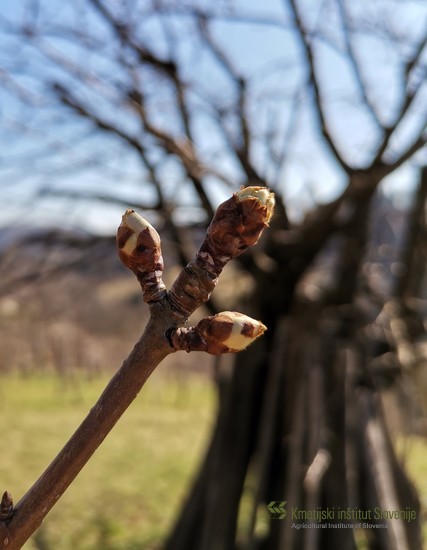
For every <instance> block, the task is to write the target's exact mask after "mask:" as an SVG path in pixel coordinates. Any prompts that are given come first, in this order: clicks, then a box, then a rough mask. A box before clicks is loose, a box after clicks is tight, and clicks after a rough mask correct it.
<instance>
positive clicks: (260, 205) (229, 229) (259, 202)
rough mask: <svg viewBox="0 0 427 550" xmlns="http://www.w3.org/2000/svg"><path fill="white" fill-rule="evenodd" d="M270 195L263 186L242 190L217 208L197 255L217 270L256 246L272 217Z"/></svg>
mask: <svg viewBox="0 0 427 550" xmlns="http://www.w3.org/2000/svg"><path fill="white" fill-rule="evenodd" d="M274 204H275V201H274V193H271V192H270V191H269V190H268V189H266V188H265V187H243V188H242V189H240V191H238V192H237V193H235V194H234V195H233V196H232V197H231V198H230V199H228V200H227V201H225V202H223V203H222V204H220V205H219V206H218V209H217V211H216V213H215V216H214V218H213V220H212V222H211V224H210V226H209V228H208V231H207V235H206V240H205V242H204V243H203V245H202V247H201V250H200V253H201V255H202V257H203V254H204V253H205V254H208V255H209V257H210V258H212V261H213V263H214V264H216V266H217V267H218V268H222V267H223V265H224V264H225V263H226V262H227V261H229V260H231V259H232V258H235V257H236V256H239V255H240V254H242V252H244V251H245V250H246V249H247V248H248V247H249V246H253V245H254V244H256V243H257V241H258V239H259V238H260V236H261V233H262V231H263V229H264V228H265V227H267V226H268V222H269V221H270V219H271V216H272V215H273V210H274Z"/></svg>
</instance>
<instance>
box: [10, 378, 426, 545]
mask: <svg viewBox="0 0 427 550" xmlns="http://www.w3.org/2000/svg"><path fill="white" fill-rule="evenodd" d="M106 382H107V378H95V379H88V378H84V377H81V378H76V377H75V378H69V379H65V380H64V379H59V378H56V377H54V376H50V375H45V376H42V375H37V376H29V377H22V376H21V377H18V376H2V377H0V413H1V420H2V422H1V429H0V434H1V445H2V449H1V453H0V491H1V492H3V491H4V490H6V489H7V490H8V491H10V492H11V493H12V495H13V497H14V499H15V501H17V500H19V498H20V497H21V496H22V494H23V493H24V492H25V491H26V490H27V489H28V488H29V487H30V486H31V484H32V483H33V482H34V481H35V479H36V478H37V477H38V476H39V475H40V473H41V472H42V471H43V469H44V468H45V467H46V466H47V465H48V464H49V462H50V461H51V460H52V458H53V457H54V456H55V455H56V453H57V452H58V451H59V450H60V448H61V447H62V446H63V444H64V443H65V442H66V440H67V439H68V437H69V436H70V435H71V434H72V432H73V431H74V429H75V428H76V427H77V426H78V424H79V423H80V421H81V420H82V419H83V418H84V416H85V414H86V413H87V411H88V410H89V409H90V407H91V406H92V405H93V403H94V402H95V401H96V399H97V397H98V395H99V394H100V392H101V391H102V389H103V387H104V386H105V384H106ZM214 408H215V393H214V390H213V388H212V385H211V383H210V382H209V380H208V378H207V377H201V376H196V375H194V374H182V375H181V376H179V377H177V376H173V375H172V374H170V373H169V374H167V375H166V374H164V373H162V371H161V370H160V369H159V371H158V372H156V373H154V375H153V376H152V377H151V378H150V380H149V381H148V383H147V385H146V386H145V387H144V388H143V390H142V392H141V394H140V395H139V397H138V398H137V399H136V401H135V402H134V403H133V404H132V406H131V407H130V408H129V410H128V411H127V412H126V414H125V415H124V417H123V418H122V419H121V420H120V421H119V423H118V425H117V426H116V427H115V428H114V430H113V431H112V433H111V434H110V435H109V436H108V437H107V439H106V441H105V442H104V443H103V444H102V446H101V447H100V449H99V450H98V451H97V452H96V453H95V455H94V457H93V458H92V460H91V461H90V462H89V463H88V465H87V466H86V467H85V468H84V470H83V471H82V473H81V474H80V475H79V477H78V478H77V479H76V481H75V482H74V483H73V484H72V485H71V487H70V488H69V489H68V491H67V492H66V493H65V495H64V496H63V497H62V498H61V500H60V501H59V502H58V504H57V505H56V506H55V507H54V509H53V510H52V511H51V513H50V514H49V515H48V516H47V518H46V520H45V522H44V524H43V526H42V527H41V529H40V530H39V531H38V532H37V534H36V535H35V537H34V538H33V539H32V540H31V541H30V542H28V543H27V544H26V545H25V546H24V549H25V550H53V549H54V550H71V549H72V550H75V549H78V550H137V549H138V550H141V549H144V550H150V549H155V548H159V547H160V545H161V541H162V540H163V538H164V537H165V535H166V533H167V532H168V529H169V528H170V527H171V525H172V523H173V520H174V517H175V514H176V512H177V510H178V509H179V506H180V504H181V502H182V499H183V498H184V497H185V495H186V492H187V490H188V487H189V484H190V482H191V478H192V475H193V474H194V473H195V471H196V468H197V465H198V462H199V461H200V460H201V459H202V456H203V450H204V448H205V445H206V442H207V440H208V437H209V433H210V429H211V425H212V419H213V414H214ZM399 453H402V454H403V455H404V456H405V462H406V464H407V468H408V471H409V473H410V476H411V478H412V479H413V480H414V482H415V483H416V485H417V487H418V490H419V493H420V497H421V500H422V502H423V504H424V507H425V508H426V507H427V462H426V460H425V457H426V455H427V444H426V442H425V441H423V440H421V439H410V440H405V441H403V440H402V441H400V442H399ZM242 512H244V510H242Z"/></svg>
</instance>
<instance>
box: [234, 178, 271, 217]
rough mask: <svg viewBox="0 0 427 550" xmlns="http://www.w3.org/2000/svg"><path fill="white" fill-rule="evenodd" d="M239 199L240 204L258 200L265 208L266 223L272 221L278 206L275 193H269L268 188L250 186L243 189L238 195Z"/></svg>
mask: <svg viewBox="0 0 427 550" xmlns="http://www.w3.org/2000/svg"><path fill="white" fill-rule="evenodd" d="M236 196H237V199H238V200H239V202H243V201H246V200H250V199H256V200H258V201H259V202H260V203H261V205H262V206H264V207H265V208H266V209H267V211H266V220H265V221H266V223H268V222H269V221H270V220H271V217H272V215H273V211H274V206H275V204H276V201H275V198H274V193H272V192H271V191H269V189H267V188H266V187H260V186H249V187H242V189H240V191H238V192H237V193H236Z"/></svg>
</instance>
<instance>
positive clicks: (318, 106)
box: [289, 0, 351, 174]
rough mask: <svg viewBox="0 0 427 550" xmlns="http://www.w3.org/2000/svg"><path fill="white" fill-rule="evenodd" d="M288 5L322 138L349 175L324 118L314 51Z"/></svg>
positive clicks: (292, 4)
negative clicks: (306, 67) (307, 72)
mask: <svg viewBox="0 0 427 550" xmlns="http://www.w3.org/2000/svg"><path fill="white" fill-rule="evenodd" d="M289 5H290V7H291V9H292V13H293V15H294V18H295V23H296V29H297V32H298V35H299V38H300V41H301V44H302V47H303V50H304V54H305V58H306V60H307V64H308V67H309V80H310V83H311V86H312V88H313V94H314V105H315V114H316V118H317V120H318V123H319V126H320V130H321V133H322V135H323V137H324V138H325V141H326V143H327V144H328V146H329V148H330V150H331V151H332V153H333V155H334V157H335V160H336V161H337V162H338V164H339V165H340V166H341V168H342V169H343V170H344V172H346V173H347V174H350V173H351V168H350V167H349V166H348V164H347V163H346V162H345V161H344V159H343V157H342V156H341V154H340V152H339V151H338V149H337V147H336V145H335V142H334V140H333V138H332V136H331V134H330V132H329V128H328V124H327V121H326V118H325V114H324V109H323V105H322V100H321V96H320V86H319V82H318V77H317V71H316V65H315V60H314V57H315V56H314V51H313V48H312V46H311V42H310V38H309V36H308V34H307V32H306V30H305V28H304V23H303V21H302V19H301V17H300V15H299V12H298V8H297V6H296V3H295V0H289Z"/></svg>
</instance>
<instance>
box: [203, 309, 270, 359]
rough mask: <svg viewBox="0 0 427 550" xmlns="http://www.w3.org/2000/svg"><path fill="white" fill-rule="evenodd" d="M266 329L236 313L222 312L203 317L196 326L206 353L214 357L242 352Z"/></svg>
mask: <svg viewBox="0 0 427 550" xmlns="http://www.w3.org/2000/svg"><path fill="white" fill-rule="evenodd" d="M266 329H267V327H266V326H265V325H263V324H262V323H261V321H256V320H255V319H252V318H251V317H248V316H247V315H244V314H243V313H237V312H236V311H222V312H221V313H217V314H216V315H212V316H211V317H205V318H204V319H202V320H201V321H200V322H199V323H198V324H197V325H196V330H197V331H198V332H199V333H200V335H201V336H202V337H203V339H204V340H205V342H206V343H207V348H206V351H207V352H208V353H212V354H214V355H217V354H218V353H227V352H235V351H242V350H244V349H246V348H247V347H248V346H249V344H252V342H253V341H254V340H256V339H257V338H258V337H259V336H262V334H264V332H265V331H266Z"/></svg>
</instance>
